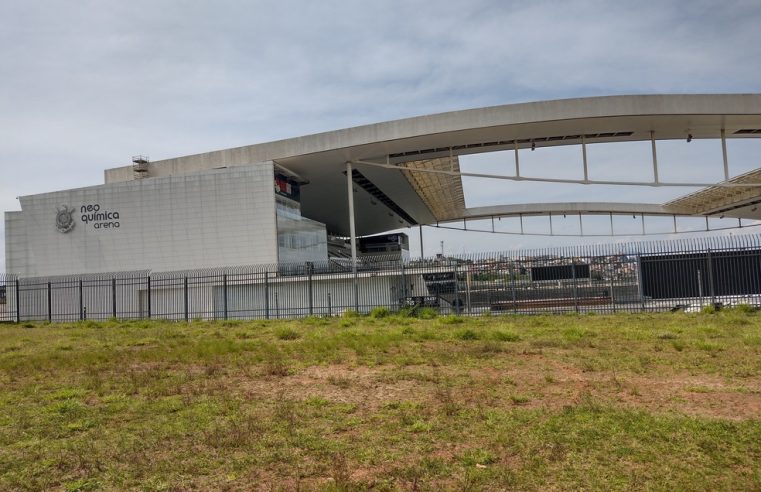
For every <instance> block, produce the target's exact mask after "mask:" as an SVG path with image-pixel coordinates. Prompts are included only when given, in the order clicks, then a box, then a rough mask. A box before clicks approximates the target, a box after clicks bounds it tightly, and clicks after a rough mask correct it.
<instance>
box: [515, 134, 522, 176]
mask: <svg viewBox="0 0 761 492" xmlns="http://www.w3.org/2000/svg"><path fill="white" fill-rule="evenodd" d="M513 146H514V148H515V177H516V178H517V177H520V175H521V161H520V158H519V157H518V141H517V140H513Z"/></svg>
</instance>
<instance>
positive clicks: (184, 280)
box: [182, 275, 190, 322]
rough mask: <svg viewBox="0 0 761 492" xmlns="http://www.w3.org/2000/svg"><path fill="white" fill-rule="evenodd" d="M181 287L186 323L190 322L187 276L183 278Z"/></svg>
mask: <svg viewBox="0 0 761 492" xmlns="http://www.w3.org/2000/svg"><path fill="white" fill-rule="evenodd" d="M182 285H183V289H182V291H183V297H184V302H183V305H184V306H185V321H186V322H187V321H189V320H190V318H189V317H188V276H187V275H185V276H184V277H183V284H182Z"/></svg>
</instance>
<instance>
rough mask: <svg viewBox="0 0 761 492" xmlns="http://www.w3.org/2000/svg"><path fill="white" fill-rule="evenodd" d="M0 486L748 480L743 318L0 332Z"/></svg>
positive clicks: (757, 418)
mask: <svg viewBox="0 0 761 492" xmlns="http://www.w3.org/2000/svg"><path fill="white" fill-rule="evenodd" d="M0 389H1V391H0V490H47V489H50V490H70V491H73V490H103V489H105V490H122V489H137V490H250V489H260V490H315V489H317V490H323V489H328V490H364V489H372V490H397V489H402V490H442V489H444V490H484V489H485V490H503V489H517V490H548V489H555V490H566V489H568V490H578V489H587V490H590V489H594V490H615V489H619V490H623V489H626V490H629V489H648V490H760V489H761V314H753V313H746V312H742V311H739V310H732V311H725V312H721V313H718V314H694V315H690V314H657V315H655V314H654V315H617V316H592V315H589V316H585V315H582V316H535V317H512V316H508V317H482V318H473V319H466V318H458V317H439V318H434V319H416V318H406V317H396V316H385V317H375V318H373V317H357V316H349V317H343V318H334V319H306V320H301V321H271V322H263V321H262V322H257V321H254V322H232V321H230V322H200V321H199V322H193V323H170V322H158V321H135V322H120V321H110V322H105V323H95V322H83V323H76V324H55V325H46V324H21V325H0Z"/></svg>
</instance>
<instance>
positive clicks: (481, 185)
mask: <svg viewBox="0 0 761 492" xmlns="http://www.w3.org/2000/svg"><path fill="white" fill-rule="evenodd" d="M759 26H761V2H759V1H758V0H747V1H742V0H740V1H724V2H720V3H717V2H708V1H690V2H684V1H674V2H669V1H652V2H648V1H640V2H613V1H609V2H602V1H578V2H574V1H557V2H555V1H532V2H510V1H506V0H505V1H487V0H483V1H479V0H466V1H448V0H438V1H413V0H407V1H380V2H378V1H375V2H370V1H362V0H354V1H348V0H347V1H332V0H321V1H319V2H307V1H299V2H297V1H288V0H279V1H242V0H240V1H225V0H215V1H213V2H212V1H207V2H201V1H190V0H183V1H180V0H177V1H162V0H151V1H141V0H131V1H129V2H125V1H109V0H97V1H96V0H90V1H86V0H81V1H71V0H68V1H38V2H30V1H26V0H24V1H14V0H0V75H1V76H0V210H18V202H17V200H16V197H17V196H20V195H28V194H35V193H42V192H48V191H54V190H59V189H65V188H72V187H80V186H89V185H95V184H100V183H102V181H103V169H105V168H107V167H113V166H116V165H124V164H127V163H128V162H129V157H130V156H131V155H134V154H137V153H142V154H148V155H150V156H151V158H152V159H153V160H159V159H162V158H167V157H175V156H179V155H185V154H192V153H197V152H205V151H209V150H213V149H220V148H227V147H233V146H239V145H246V144H252V143H257V142H264V141H269V140H273V139H279V138H287V137H293V136H299V135H304V134H308V133H314V132H320V131H328V130H333V129H338V128H344V127H351V126H356V125H361V124H365V123H373V122H379V121H385V120H391V119H397V118H402V117H408V116H415V115H421V114H429V113H436V112H443V111H449V110H456V109H465V108H473V107H480V106H489V105H497V104H506V103H514V102H524V101H533V100H544V99H554V98H567V97H578V96H596V95H608V94H639V93H703V92H761V61H759V60H761V28H759ZM679 144H681V143H677V142H673V143H668V144H664V147H663V149H660V148H659V157H660V156H661V154H660V153H661V152H662V155H663V158H662V160H663V161H664V166H666V167H668V166H672V168H671V170H670V171H664V172H671V173H672V175H680V174H681V173H683V171H684V169H686V168H685V166H686V165H687V162H689V163H690V164H689V165H690V172H693V173H698V174H699V173H703V174H702V175H705V176H707V177H712V176H714V174H716V172H717V171H716V169H717V168H718V163H717V162H716V158H717V156H718V158H720V156H721V154H720V148H719V147H717V144H716V143H715V142H693V144H697V145H692V146H690V147H689V149H686V145H679ZM751 144H755V142H752V143H751ZM751 144H748V143H743V144H742V145H741V144H740V143H736V142H732V143H731V144H730V157H731V159H732V165H733V166H734V167H733V169H732V171H733V173H736V172H740V171H742V170H747V169H751V168H755V167H759V165H761V164H759V163H754V162H752V159H756V160H758V159H757V158H755V157H753V156H755V155H758V150H759V147H758V145H756V146H755V147H753V145H751ZM627 145H628V144H627ZM593 147H598V148H594V149H591V150H590V157H591V158H593V159H598V158H599V159H598V160H594V161H593V162H594V163H593V164H592V166H593V167H592V169H593V170H595V172H597V171H599V172H601V173H603V172H608V173H609V175H610V173H613V174H615V172H616V171H615V168H616V167H610V166H605V167H603V163H606V164H610V163H613V162H615V163H616V164H617V168H618V169H633V168H634V167H635V166H642V169H643V172H645V170H646V169H647V166H648V160H647V159H648V154H647V147H642V146H641V145H638V144H631V146H629V147H626V146H624V147H622V148H621V149H620V150H613V149H611V148H608V147H605V146H604V145H601V146H593ZM540 150H541V152H535V153H533V155H527V157H526V159H527V161H526V164H525V165H526V166H529V165H531V166H535V168H536V170H537V173H538V172H539V171H542V172H546V173H547V172H548V173H557V172H561V171H562V172H566V171H564V170H567V169H569V168H568V166H567V162H568V160H569V159H578V156H577V155H576V153H578V149H576V150H572V151H570V152H572V153H571V154H569V153H568V152H569V150H568V149H561V150H556V149H552V150H548V149H540ZM505 159H506V156H501V155H499V154H493V155H490V156H488V157H477V158H471V159H465V160H464V161H463V166H464V167H466V168H467V169H468V170H476V169H479V170H490V171H492V172H493V171H494V169H497V168H498V167H499V166H500V165H501V164H502V163H503V162H504V161H505ZM659 160H660V159H659ZM563 166H565V167H563ZM594 166H597V167H596V168H595V167H594ZM606 169H607V171H606ZM610 169H614V170H612V171H611V170H610ZM559 170H560V171H559ZM568 172H571V171H568ZM573 172H578V169H577V168H574V171H573ZM712 173H714V174H712ZM600 177H602V175H600ZM465 187H466V193H467V194H468V197H467V201H468V205H484V204H488V203H497V202H513V201H522V199H524V198H526V197H532V196H533V197H536V194H537V193H541V194H542V195H543V197H544V198H545V199H546V200H550V201H551V200H566V199H579V193H584V192H585V190H581V191H580V190H579V189H577V188H574V187H571V188H568V187H564V188H562V189H560V188H556V187H543V188H541V189H538V188H535V187H533V186H530V185H527V184H525V183H524V184H515V183H507V184H506V183H505V182H499V183H494V182H478V181H474V180H466V182H465ZM476 189H477V190H478V193H477V194H476V193H473V190H476ZM681 191H682V192H683V191H684V190H681ZM599 193H600V196H604V195H605V194H606V193H608V194H611V195H614V194H615V195H614V196H617V197H618V198H619V199H622V200H623V199H625V198H626V196H628V195H627V194H632V195H631V196H635V195H634V194H635V193H640V194H639V195H636V196H638V198H639V200H640V201H641V200H651V201H657V202H660V201H663V199H664V196H665V197H666V198H667V197H668V196H673V195H675V194H677V193H678V191H677V192H675V191H674V190H645V191H644V192H643V191H642V190H630V189H626V191H625V192H623V191H622V190H620V189H619V190H607V191H606V190H601V191H600V192H599ZM664 194H665V195H664ZM632 200H637V199H636V198H633V199H632ZM532 201H533V200H532ZM537 227H539V226H537ZM2 228H3V225H2V224H0V238H2V236H3V229H2ZM413 232H414V231H413ZM411 237H412V239H413V247H417V246H415V244H416V241H417V235H416V234H414V233H413V234H411ZM442 239H443V240H445V249H446V250H447V251H448V252H453V253H454V252H456V253H459V252H462V251H465V250H483V249H490V250H498V249H511V248H514V247H520V246H527V245H537V244H551V242H550V241H548V240H546V239H544V238H539V239H538V238H530V237H519V236H493V235H485V234H470V235H467V236H465V235H462V234H459V233H444V232H443V231H434V230H427V231H426V250H427V252H428V253H431V252H435V251H437V250H438V248H439V241H440V240H442ZM597 241H599V240H597ZM564 242H567V240H564ZM3 267H4V264H2V263H0V271H2V270H3Z"/></svg>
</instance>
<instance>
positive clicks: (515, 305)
mask: <svg viewBox="0 0 761 492" xmlns="http://www.w3.org/2000/svg"><path fill="white" fill-rule="evenodd" d="M520 272H521V269H520V266H519V267H518V272H517V273H516V271H515V262H513V264H512V265H511V267H510V290H511V292H512V298H513V314H516V313H517V312H518V299H517V298H516V296H515V278H516V276H517V275H518V274H520ZM524 297H525V296H524Z"/></svg>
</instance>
